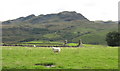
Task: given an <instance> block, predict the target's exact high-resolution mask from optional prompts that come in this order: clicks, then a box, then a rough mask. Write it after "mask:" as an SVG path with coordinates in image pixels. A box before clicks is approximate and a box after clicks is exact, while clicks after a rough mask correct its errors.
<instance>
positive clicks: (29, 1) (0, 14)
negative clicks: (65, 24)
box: [0, 0, 119, 21]
mask: <svg viewBox="0 0 120 71" xmlns="http://www.w3.org/2000/svg"><path fill="white" fill-rule="evenodd" d="M118 2H119V0H0V21H5V20H11V19H15V18H18V17H22V16H23V17H25V16H28V15H30V14H35V15H36V16H37V15H40V14H50V13H58V12H62V11H76V12H78V13H81V14H82V15H84V16H85V17H86V18H88V19H89V20H91V21H94V20H104V21H106V20H113V21H117V20H118Z"/></svg>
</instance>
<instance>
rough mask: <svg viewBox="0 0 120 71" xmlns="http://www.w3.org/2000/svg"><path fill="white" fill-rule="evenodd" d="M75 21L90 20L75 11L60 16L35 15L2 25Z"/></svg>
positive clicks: (59, 14)
mask: <svg viewBox="0 0 120 71" xmlns="http://www.w3.org/2000/svg"><path fill="white" fill-rule="evenodd" d="M73 20H88V19H87V18H85V17H84V16H83V15H81V14H80V13H76V12H75V11H71V12H69V11H64V12H60V13H58V14H47V15H39V16H35V15H34V14H32V15H29V16H27V17H20V18H17V19H14V20H8V21H4V22H2V24H12V23H21V22H25V23H31V24H38V23H47V22H58V21H73Z"/></svg>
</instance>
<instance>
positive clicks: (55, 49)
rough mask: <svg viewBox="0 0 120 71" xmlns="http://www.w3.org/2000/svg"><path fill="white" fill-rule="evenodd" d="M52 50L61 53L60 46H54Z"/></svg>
mask: <svg viewBox="0 0 120 71" xmlns="http://www.w3.org/2000/svg"><path fill="white" fill-rule="evenodd" d="M52 50H53V51H54V53H56V52H57V53H60V48H59V47H52Z"/></svg>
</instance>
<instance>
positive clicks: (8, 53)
mask: <svg viewBox="0 0 120 71" xmlns="http://www.w3.org/2000/svg"><path fill="white" fill-rule="evenodd" d="M71 45H73V44H71ZM2 56H3V57H2V64H3V69H118V47H109V46H103V45H89V44H84V45H83V47H81V48H80V47H79V48H77V47H61V52H60V53H54V52H53V51H52V49H51V48H48V47H21V46H2Z"/></svg>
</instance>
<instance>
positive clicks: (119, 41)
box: [106, 31, 120, 46]
mask: <svg viewBox="0 0 120 71" xmlns="http://www.w3.org/2000/svg"><path fill="white" fill-rule="evenodd" d="M106 41H107V44H108V45H109V46H120V32H116V31H113V32H109V33H108V34H107V35H106Z"/></svg>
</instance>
